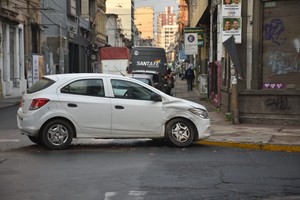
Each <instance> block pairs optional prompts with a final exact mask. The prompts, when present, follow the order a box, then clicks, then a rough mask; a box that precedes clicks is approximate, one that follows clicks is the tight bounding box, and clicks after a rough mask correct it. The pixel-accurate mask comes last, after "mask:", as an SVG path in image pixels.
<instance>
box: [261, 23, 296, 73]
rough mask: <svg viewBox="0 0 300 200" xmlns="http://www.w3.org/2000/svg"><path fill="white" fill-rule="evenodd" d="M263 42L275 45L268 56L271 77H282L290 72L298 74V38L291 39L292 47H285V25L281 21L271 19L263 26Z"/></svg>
mask: <svg viewBox="0 0 300 200" xmlns="http://www.w3.org/2000/svg"><path fill="white" fill-rule="evenodd" d="M264 28H265V34H264V36H265V40H270V41H272V43H273V44H274V45H275V48H274V50H273V51H272V52H271V53H270V56H269V65H270V66H271V72H272V74H271V76H274V75H284V74H287V73H290V72H300V68H299V67H298V65H299V64H298V63H299V62H300V56H299V55H298V54H299V52H300V37H299V38H295V39H293V40H292V41H293V42H292V43H293V45H294V46H293V47H287V46H286V44H287V38H286V37H285V36H284V32H285V25H284V22H283V21H282V20H281V19H272V20H271V22H269V23H266V24H265V27H264Z"/></svg>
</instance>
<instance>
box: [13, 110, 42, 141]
mask: <svg viewBox="0 0 300 200" xmlns="http://www.w3.org/2000/svg"><path fill="white" fill-rule="evenodd" d="M17 124H18V128H19V129H20V131H21V133H22V134H23V135H28V136H37V135H38V133H39V130H40V125H39V124H38V119H35V117H34V115H30V114H24V113H23V112H22V108H19V110H18V112H17Z"/></svg>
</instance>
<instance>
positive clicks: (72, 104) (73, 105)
mask: <svg viewBox="0 0 300 200" xmlns="http://www.w3.org/2000/svg"><path fill="white" fill-rule="evenodd" d="M68 107H71V108H75V107H77V104H74V103H68Z"/></svg>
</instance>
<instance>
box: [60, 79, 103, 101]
mask: <svg viewBox="0 0 300 200" xmlns="http://www.w3.org/2000/svg"><path fill="white" fill-rule="evenodd" d="M61 93H67V94H77V95H86V96H95V97H104V96H105V95H104V86H103V80H102V79H85V80H78V81H74V82H72V83H70V84H68V85H66V86H65V87H63V88H62V89H61Z"/></svg>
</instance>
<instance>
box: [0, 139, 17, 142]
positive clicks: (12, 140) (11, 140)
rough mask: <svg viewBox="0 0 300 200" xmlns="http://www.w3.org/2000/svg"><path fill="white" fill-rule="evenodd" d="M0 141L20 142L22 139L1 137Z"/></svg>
mask: <svg viewBox="0 0 300 200" xmlns="http://www.w3.org/2000/svg"><path fill="white" fill-rule="evenodd" d="M0 142H20V140H14V139H0Z"/></svg>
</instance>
